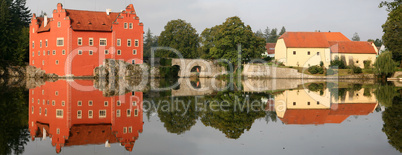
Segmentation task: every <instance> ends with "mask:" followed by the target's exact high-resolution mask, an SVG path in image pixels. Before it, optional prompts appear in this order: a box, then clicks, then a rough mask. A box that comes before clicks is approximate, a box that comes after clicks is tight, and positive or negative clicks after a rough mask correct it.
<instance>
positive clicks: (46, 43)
mask: <svg viewBox="0 0 402 155" xmlns="http://www.w3.org/2000/svg"><path fill="white" fill-rule="evenodd" d="M45 46H46V47H47V46H48V42H47V39H46V40H45Z"/></svg>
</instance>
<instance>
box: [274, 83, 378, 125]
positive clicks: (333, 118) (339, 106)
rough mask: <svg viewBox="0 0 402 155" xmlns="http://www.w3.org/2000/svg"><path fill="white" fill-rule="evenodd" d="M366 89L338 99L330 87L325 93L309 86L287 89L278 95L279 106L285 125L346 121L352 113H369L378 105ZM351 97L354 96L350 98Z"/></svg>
mask: <svg viewBox="0 0 402 155" xmlns="http://www.w3.org/2000/svg"><path fill="white" fill-rule="evenodd" d="M363 93H364V89H361V90H360V91H355V92H354V93H353V94H351V93H350V92H347V93H346V98H341V97H339V100H335V99H334V97H331V95H330V94H331V93H330V92H329V90H328V89H325V90H324V91H323V93H320V92H312V91H309V90H307V89H298V90H286V91H285V92H284V93H282V94H280V95H278V96H276V97H275V109H276V113H277V115H278V117H279V119H281V120H282V122H284V123H285V124H315V125H318V124H326V123H342V122H343V121H344V120H345V119H347V118H348V117H349V116H350V115H368V114H370V113H372V112H373V111H374V110H375V108H376V107H377V105H378V103H377V100H376V99H375V97H374V96H371V97H369V96H364V95H363ZM349 96H350V97H349Z"/></svg>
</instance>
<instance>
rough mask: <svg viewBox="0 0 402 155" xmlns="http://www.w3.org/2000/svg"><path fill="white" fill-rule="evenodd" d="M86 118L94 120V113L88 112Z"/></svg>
mask: <svg viewBox="0 0 402 155" xmlns="http://www.w3.org/2000/svg"><path fill="white" fill-rule="evenodd" d="M88 118H94V111H92V110H88Z"/></svg>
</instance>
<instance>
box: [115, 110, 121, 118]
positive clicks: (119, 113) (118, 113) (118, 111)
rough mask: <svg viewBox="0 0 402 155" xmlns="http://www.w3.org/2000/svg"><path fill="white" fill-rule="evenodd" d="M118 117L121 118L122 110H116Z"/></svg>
mask: <svg viewBox="0 0 402 155" xmlns="http://www.w3.org/2000/svg"><path fill="white" fill-rule="evenodd" d="M116 117H121V110H120V109H117V110H116Z"/></svg>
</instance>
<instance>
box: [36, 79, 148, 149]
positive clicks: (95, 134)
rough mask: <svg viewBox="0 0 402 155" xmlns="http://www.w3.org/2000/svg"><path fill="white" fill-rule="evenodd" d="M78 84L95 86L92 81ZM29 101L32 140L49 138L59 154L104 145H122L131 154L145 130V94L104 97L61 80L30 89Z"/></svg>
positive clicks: (101, 94) (78, 81)
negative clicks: (88, 146) (64, 150)
mask: <svg viewBox="0 0 402 155" xmlns="http://www.w3.org/2000/svg"><path fill="white" fill-rule="evenodd" d="M75 82H77V83H79V84H80V85H85V86H93V82H92V81H80V80H76V81H75ZM29 99H30V100H29V105H30V108H29V128H30V132H31V137H32V140H34V139H35V137H37V138H42V137H43V136H45V137H46V136H48V137H50V138H51V140H52V145H53V146H55V147H56V152H57V153H59V152H60V151H61V148H62V147H67V146H74V145H88V144H105V143H109V144H110V143H121V145H122V146H124V147H125V148H126V150H128V151H132V149H133V146H134V142H135V141H136V139H137V138H138V136H139V133H141V132H142V130H143V117H142V100H143V96H142V92H132V93H128V94H125V95H122V96H114V97H105V96H103V92H101V91H98V90H94V91H81V90H77V89H75V88H73V87H72V86H70V85H69V84H68V83H67V82H66V81H63V80H59V81H56V82H47V83H46V84H45V85H43V86H40V87H37V88H34V89H30V90H29ZM44 134H46V135H44ZM105 145H106V146H107V144H105Z"/></svg>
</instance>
